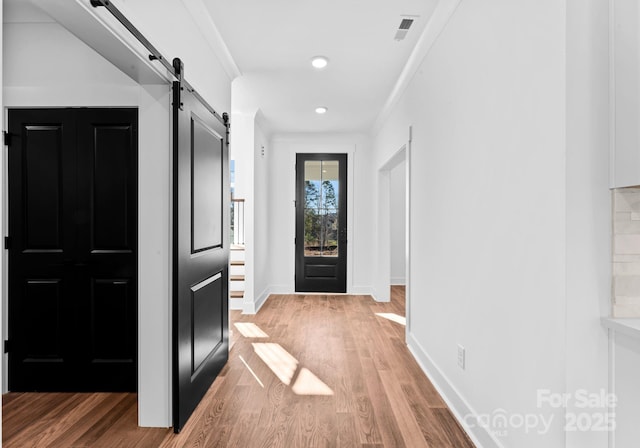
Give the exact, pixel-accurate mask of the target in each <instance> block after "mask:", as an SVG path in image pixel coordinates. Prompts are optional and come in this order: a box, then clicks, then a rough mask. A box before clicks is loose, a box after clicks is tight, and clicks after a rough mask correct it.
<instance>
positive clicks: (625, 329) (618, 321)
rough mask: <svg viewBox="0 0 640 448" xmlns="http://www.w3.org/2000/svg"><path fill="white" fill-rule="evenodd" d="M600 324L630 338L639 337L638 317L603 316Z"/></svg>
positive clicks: (639, 325) (639, 323)
mask: <svg viewBox="0 0 640 448" xmlns="http://www.w3.org/2000/svg"><path fill="white" fill-rule="evenodd" d="M600 321H601V322H602V325H604V326H605V327H607V328H608V329H610V330H615V331H616V332H620V333H622V334H625V335H627V336H629V337H632V338H640V319H637V318H635V319H634V318H615V317H603V318H601V319H600Z"/></svg>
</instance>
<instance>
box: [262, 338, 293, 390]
mask: <svg viewBox="0 0 640 448" xmlns="http://www.w3.org/2000/svg"><path fill="white" fill-rule="evenodd" d="M251 345H253V350H254V351H255V352H256V354H257V355H258V356H259V357H260V359H262V360H263V361H264V363H265V364H266V365H267V366H269V368H270V369H271V371H273V373H274V374H275V375H276V376H277V377H278V379H279V380H280V381H282V383H283V384H286V385H287V386H288V385H289V384H291V379H292V378H293V375H294V374H295V373H296V369H297V368H298V360H297V359H296V358H294V357H293V356H291V355H290V354H289V352H288V351H286V350H285V349H284V348H282V346H281V345H280V344H276V343H274V342H254V343H253V344H251Z"/></svg>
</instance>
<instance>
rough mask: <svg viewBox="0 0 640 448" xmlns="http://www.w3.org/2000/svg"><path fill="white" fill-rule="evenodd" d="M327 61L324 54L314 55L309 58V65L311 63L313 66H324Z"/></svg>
mask: <svg viewBox="0 0 640 448" xmlns="http://www.w3.org/2000/svg"><path fill="white" fill-rule="evenodd" d="M328 63H329V59H327V58H325V57H324V56H315V57H314V58H312V59H311V65H313V66H314V67H315V68H325V67H326V66H327V64H328Z"/></svg>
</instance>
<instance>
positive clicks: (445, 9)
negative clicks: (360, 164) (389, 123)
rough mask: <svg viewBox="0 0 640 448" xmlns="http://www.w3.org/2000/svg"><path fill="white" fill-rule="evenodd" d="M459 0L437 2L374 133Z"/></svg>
mask: <svg viewBox="0 0 640 448" xmlns="http://www.w3.org/2000/svg"><path fill="white" fill-rule="evenodd" d="M460 1H461V0H440V1H439V2H438V4H437V6H436V8H435V10H434V11H433V14H432V15H431V18H430V19H429V22H428V23H427V26H426V27H425V29H424V31H423V32H422V34H421V35H420V37H419V38H418V42H417V43H416V46H415V47H414V48H413V51H412V52H411V55H410V56H409V59H408V60H407V63H406V64H405V66H404V68H403V69H402V72H401V73H400V76H399V77H398V80H397V81H396V83H395V85H394V86H393V90H391V93H390V94H389V97H388V98H387V101H386V102H385V103H384V106H383V107H382V109H381V110H380V113H379V114H378V117H377V118H376V121H375V124H374V125H373V130H374V133H376V134H377V132H378V131H379V130H380V129H382V127H383V124H384V122H385V121H386V119H387V118H388V117H389V115H390V114H391V111H392V110H393V108H394V107H395V106H396V104H397V103H398V101H399V100H400V97H401V96H402V94H403V93H404V91H405V90H406V89H407V87H408V86H409V83H410V82H411V80H412V79H413V77H414V76H415V74H416V72H417V71H418V68H420V65H421V64H422V61H423V60H424V58H425V57H426V56H427V53H429V50H431V47H433V44H434V43H435V42H436V41H437V40H438V37H439V36H440V33H442V30H444V28H445V27H446V26H447V23H449V20H450V19H451V17H452V16H453V13H454V12H455V10H456V8H457V7H458V5H459V4H460Z"/></svg>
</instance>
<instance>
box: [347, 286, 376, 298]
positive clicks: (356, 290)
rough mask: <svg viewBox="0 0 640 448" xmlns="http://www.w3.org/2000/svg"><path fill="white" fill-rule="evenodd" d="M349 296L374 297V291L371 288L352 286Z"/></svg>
mask: <svg viewBox="0 0 640 448" xmlns="http://www.w3.org/2000/svg"><path fill="white" fill-rule="evenodd" d="M349 294H354V295H357V296H371V295H373V291H372V290H371V287H370V286H352V287H351V292H350V293H349Z"/></svg>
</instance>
